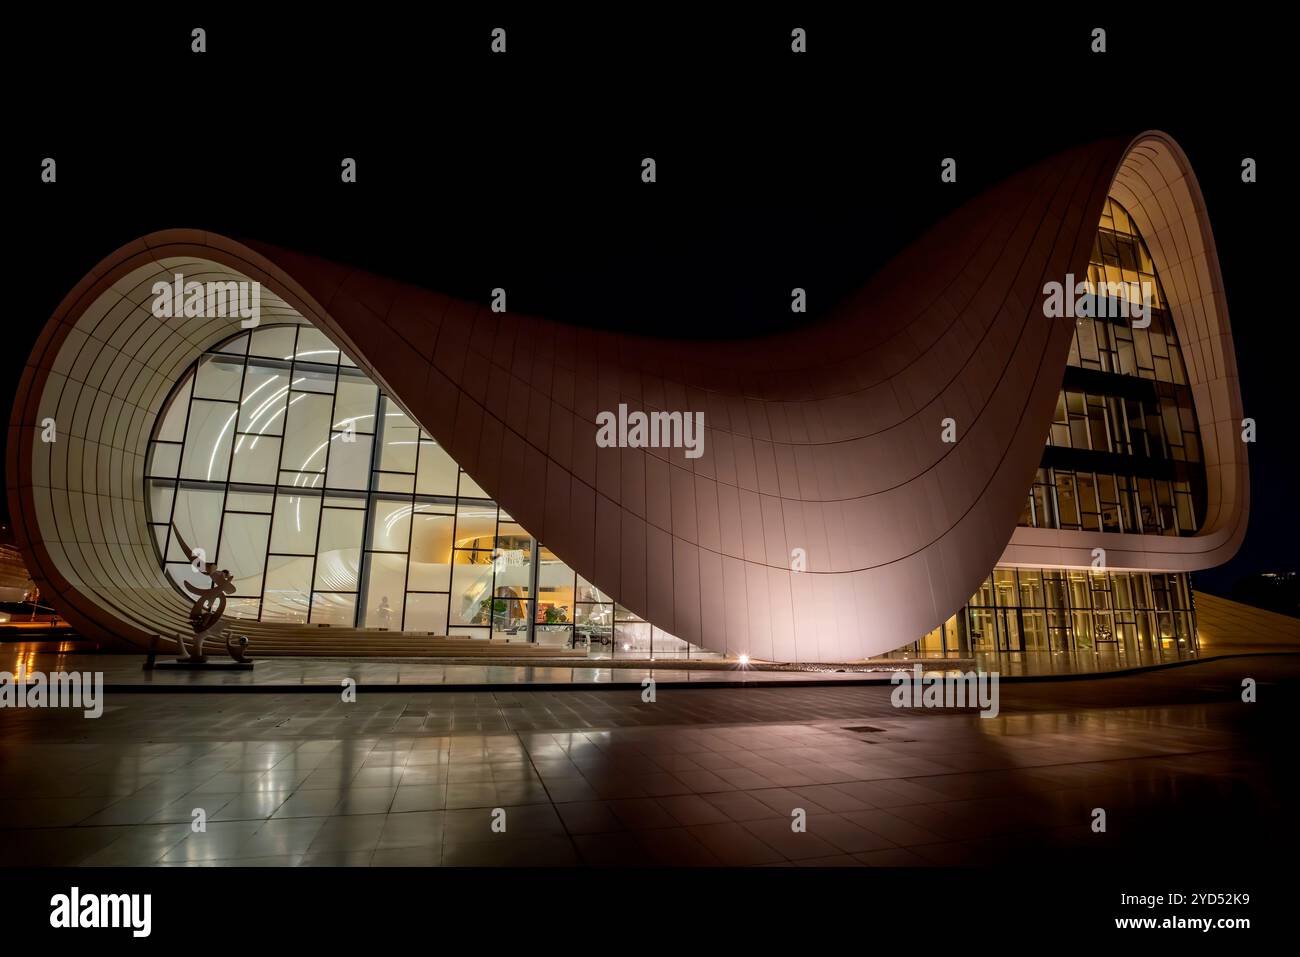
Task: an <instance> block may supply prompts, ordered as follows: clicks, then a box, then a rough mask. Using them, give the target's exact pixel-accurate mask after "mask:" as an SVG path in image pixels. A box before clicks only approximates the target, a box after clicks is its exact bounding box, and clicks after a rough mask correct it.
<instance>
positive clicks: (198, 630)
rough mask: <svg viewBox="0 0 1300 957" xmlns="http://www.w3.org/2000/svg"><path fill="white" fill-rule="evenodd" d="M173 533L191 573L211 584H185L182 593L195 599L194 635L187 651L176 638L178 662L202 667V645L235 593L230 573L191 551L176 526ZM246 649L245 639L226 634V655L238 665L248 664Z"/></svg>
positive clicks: (214, 629) (181, 641) (246, 642)
mask: <svg viewBox="0 0 1300 957" xmlns="http://www.w3.org/2000/svg"><path fill="white" fill-rule="evenodd" d="M172 532H173V533H174V534H175V536H176V541H177V543H178V544H179V545H180V547H181V551H182V552H184V553H185V556H186V557H187V558H188V559H189V560H190V564H191V566H192V567H193V568H194V570H195V571H196V572H202V573H203V574H204V575H207V576H208V580H209V581H210V582H211V585H210V586H209V587H207V588H199V587H197V586H195V585H194V584H193V583H191V582H185V590H186V591H188V592H189V593H190V594H191V595H193V596H194V605H193V606H192V607H191V608H190V628H191V629H192V630H193V632H194V641H193V643H192V644H191V645H190V647H189V648H186V647H185V640H184V639H183V638H182V637H181V636H180V635H179V634H177V636H176V643H177V644H178V645H180V649H181V654H182V655H184V658H182V659H181V660H183V661H186V662H191V663H194V664H202V663H204V662H206V661H207V660H208V659H207V656H206V655H204V654H203V643H204V642H205V641H207V639H208V638H209V637H210V636H211V635H213V634H214V633H215V632H216V631H217V626H218V625H219V624H220V622H221V617H222V616H223V615H224V614H225V613H226V596H227V595H233V594H234V593H235V583H234V581H233V579H232V578H231V575H230V572H229V571H227V570H226V569H224V568H217V566H216V565H215V564H214V563H212V562H209V561H206V560H204V559H205V558H206V556H205V555H204V554H203V552H202V551H201V550H196V549H193V548H190V546H189V544H188V543H187V542H186V541H185V538H184V536H182V535H181V532H180V529H178V528H177V527H176V526H175V524H173V525H172ZM200 565H201V566H202V567H200ZM236 645H237V646H238V647H236ZM247 647H248V638H247V636H244V635H241V636H240V637H239V638H238V639H235V638H233V637H232V636H231V635H230V632H229V631H227V632H226V652H227V654H229V655H230V657H231V658H233V659H234V660H235V661H237V662H239V663H240V664H247V663H249V660H248V658H247V657H245V655H244V649H245V648H247Z"/></svg>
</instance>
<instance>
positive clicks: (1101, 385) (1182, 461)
mask: <svg viewBox="0 0 1300 957" xmlns="http://www.w3.org/2000/svg"><path fill="white" fill-rule="evenodd" d="M1088 277H1089V279H1090V280H1091V281H1092V282H1094V283H1100V282H1111V283H1139V284H1141V283H1145V284H1147V288H1149V289H1150V290H1151V293H1152V297H1151V307H1152V308H1151V314H1150V319H1151V324H1150V326H1149V327H1147V328H1145V329H1142V328H1134V327H1133V325H1132V323H1131V322H1130V320H1128V319H1126V318H1122V317H1115V318H1080V319H1077V320H1076V322H1075V329H1074V339H1073V341H1072V343H1071V346H1070V359H1069V365H1070V366H1073V367H1076V368H1080V369H1086V370H1091V371H1092V372H1099V373H1103V374H1104V375H1103V376H1101V377H1094V378H1093V379H1092V380H1091V381H1092V382H1093V383H1094V385H1093V389H1095V391H1085V390H1083V389H1077V388H1070V387H1066V388H1062V389H1061V392H1060V395H1059V397H1058V399H1057V404H1056V413H1055V415H1054V416H1053V420H1052V426H1051V429H1050V431H1049V433H1048V437H1047V446H1048V450H1049V451H1045V453H1044V462H1043V466H1042V467H1041V468H1040V469H1038V472H1037V474H1036V476H1035V479H1034V484H1033V486H1032V488H1031V489H1030V494H1029V500H1028V502H1027V503H1026V505H1025V509H1024V511H1023V512H1022V514H1021V516H1020V524H1021V525H1028V526H1033V527H1036V528H1061V529H1075V530H1084V531H1101V532H1130V533H1133V532H1137V533H1143V534H1155V535H1194V534H1195V533H1196V531H1197V529H1198V528H1199V527H1200V524H1199V523H1200V519H1201V518H1202V517H1203V513H1204V497H1205V467H1204V463H1203V460H1202V457H1201V445H1200V437H1199V430H1198V425H1197V419H1196V410H1195V407H1194V404H1193V400H1192V392H1191V388H1190V387H1189V386H1188V384H1187V374H1186V370H1185V369H1184V367H1183V362H1182V356H1181V353H1180V351H1179V347H1178V337H1177V334H1176V332H1175V330H1174V323H1173V319H1172V317H1171V316H1170V314H1169V312H1168V310H1167V309H1166V308H1165V306H1164V303H1165V298H1164V292H1163V290H1162V289H1161V286H1160V278H1159V276H1158V275H1157V274H1156V272H1155V266H1154V264H1153V262H1152V260H1151V254H1150V253H1149V252H1148V250H1147V247H1146V243H1145V242H1144V241H1143V239H1142V237H1141V235H1140V234H1139V233H1138V230H1137V227H1136V226H1135V225H1134V223H1133V221H1132V219H1131V218H1130V217H1129V215H1128V213H1127V212H1126V211H1125V210H1124V208H1123V207H1122V206H1121V205H1120V204H1119V203H1117V202H1115V201H1114V200H1112V199H1107V201H1106V206H1105V209H1104V211H1103V213H1102V218H1101V223H1100V225H1099V227H1098V230H1097V237H1096V240H1095V242H1094V245H1093V251H1092V257H1091V262H1090V263H1089V266H1088ZM1126 288H1127V287H1126ZM1112 376H1113V377H1115V378H1111V377H1112ZM1122 376H1127V377H1135V378H1138V379H1145V380H1149V382H1150V386H1149V387H1146V388H1143V389H1141V390H1134V389H1132V388H1127V387H1121V383H1123V379H1121V378H1119V377H1122ZM1068 381H1069V375H1068V374H1067V382H1068ZM1108 381H1109V383H1110V384H1111V386H1112V389H1111V391H1110V392H1109V393H1106V392H1105V391H1104V390H1105V389H1106V384H1107V382H1108ZM1136 393H1141V395H1138V394H1136ZM1142 396H1145V397H1142ZM1051 449H1072V450H1080V451H1084V452H1096V453H1104V454H1106V455H1108V456H1124V457H1126V458H1130V459H1133V460H1134V462H1135V463H1136V462H1137V461H1139V460H1143V461H1145V463H1146V464H1147V466H1148V467H1147V468H1145V469H1140V468H1137V467H1136V465H1135V467H1133V469H1132V471H1131V472H1128V474H1125V472H1124V471H1122V470H1120V469H1117V468H1115V467H1114V466H1113V465H1112V467H1111V469H1110V470H1105V471H1104V470H1083V469H1078V468H1061V467H1059V465H1056V466H1054V465H1053V464H1052V462H1051V461H1050V460H1051V459H1052V453H1051V451H1050V450H1051ZM1110 461H1111V462H1113V461H1114V460H1113V459H1112V460H1110ZM1151 463H1163V465H1162V467H1161V468H1160V469H1159V471H1161V472H1163V473H1164V474H1162V475H1159V476H1157V475H1153V474H1151V472H1152V471H1153V470H1152V469H1151V468H1150V465H1151ZM1143 472H1145V473H1146V474H1141V473H1143ZM1134 473H1138V474H1134Z"/></svg>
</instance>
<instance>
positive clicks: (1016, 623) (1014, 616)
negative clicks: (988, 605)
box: [998, 608, 1025, 651]
mask: <svg viewBox="0 0 1300 957" xmlns="http://www.w3.org/2000/svg"><path fill="white" fill-rule="evenodd" d="M998 650H999V651H1024V650H1025V633H1024V629H1023V628H1021V627H1020V609H1019V608H999V609H998Z"/></svg>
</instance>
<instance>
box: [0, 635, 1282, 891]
mask: <svg viewBox="0 0 1300 957" xmlns="http://www.w3.org/2000/svg"><path fill="white" fill-rule="evenodd" d="M1243 676H1249V677H1254V678H1255V679H1256V680H1257V681H1258V683H1259V689H1260V696H1261V697H1260V702H1259V703H1257V704H1243V703H1242V702H1241V701H1240V687H1241V680H1242V677H1243ZM1298 689H1300V661H1298V660H1297V659H1295V658H1294V657H1286V656H1276V657H1269V658H1262V657H1261V658H1253V659H1230V660H1224V661H1219V662H1212V663H1207V664H1199V665H1194V666H1190V667H1186V668H1176V669H1170V670H1166V671H1160V672H1153V673H1149V674H1146V675H1140V676H1133V677H1116V678H1108V679H1103V680H1095V681H1080V682H1065V683H1060V682H1049V683H1034V684H1020V685H1007V686H1004V687H1003V689H1002V695H1001V697H1002V701H1001V705H1002V713H1001V715H1000V716H999V717H997V718H994V719H985V718H980V717H978V716H976V715H974V714H970V713H959V712H952V711H946V712H945V711H930V712H926V711H921V712H912V711H906V712H905V711H899V710H897V709H894V708H893V707H891V706H890V703H889V689H888V688H887V687H869V686H861V685H855V686H843V687H818V688H784V687H750V688H730V689H720V690H697V689H689V688H687V689H665V690H662V691H661V692H660V693H659V694H658V696H657V700H656V701H655V702H654V703H645V702H643V701H642V699H641V695H640V694H639V693H638V691H637V690H636V689H634V688H603V689H590V690H589V691H588V692H586V693H584V694H573V693H558V692H556V691H549V690H535V691H531V692H529V693H526V694H525V693H512V692H502V691H483V692H477V693H456V692H451V693H420V694H415V693H405V692H400V691H393V692H388V693H384V694H361V695H360V696H359V697H358V699H357V701H356V702H355V703H352V704H344V703H343V702H342V701H340V700H339V699H338V698H337V697H335V696H333V695H324V694H303V693H281V694H259V695H245V694H221V693H215V694H208V695H202V696H195V695H192V694H122V693H115V694H113V695H112V696H111V697H110V698H109V699H108V704H107V707H106V710H105V713H104V715H103V717H101V718H100V719H98V720H93V721H88V720H86V719H84V718H82V717H81V716H80V714H79V713H74V712H69V711H58V710H2V711H0V865H34V864H47V865H90V866H93V865H162V866H196V865H198V866H205V865H232V864H238V865H271V866H292V865H375V866H382V865H421V866H436V865H494V864H512V865H519V864H541V865H572V864H587V865H603V864H612V865H634V864H651V865H664V864H672V865H717V864H727V865H763V864H774V865H791V864H799V865H849V866H857V865H925V864H949V863H955V864H963V863H964V864H974V863H980V864H985V863H1012V864H1017V865H1024V864H1030V865H1033V864H1034V863H1044V862H1046V861H1048V860H1051V861H1053V862H1055V863H1058V864H1059V862H1060V860H1061V857H1062V855H1065V856H1066V859H1068V860H1075V859H1077V860H1079V861H1081V862H1082V861H1085V860H1088V859H1092V858H1095V857H1098V856H1101V857H1103V858H1104V859H1105V860H1106V861H1107V862H1109V863H1110V864H1111V865H1113V866H1119V865H1120V864H1121V863H1122V862H1123V861H1125V860H1129V859H1131V860H1134V861H1136V860H1141V859H1150V858H1151V857H1152V856H1153V855H1159V858H1160V859H1161V860H1166V861H1169V860H1178V859H1179V857H1180V855H1188V856H1194V857H1195V858H1196V859H1197V860H1198V861H1201V862H1202V863H1203V862H1204V860H1205V859H1207V858H1210V857H1213V856H1216V855H1218V854H1220V853H1222V854H1225V855H1234V854H1235V855H1238V856H1239V855H1240V853H1241V848H1242V847H1261V846H1279V847H1286V846H1294V842H1295V839H1296V836H1297V835H1296V830H1297V819H1296V816H1295V814H1294V806H1295V799H1296V798H1297V797H1298V796H1300V789H1298V788H1297V786H1296V775H1295V772H1294V770H1293V768H1294V758H1293V747H1292V741H1293V734H1294V728H1293V727H1292V724H1291V721H1290V717H1291V715H1293V713H1294V711H1293V708H1294V701H1295V695H1296V692H1297V690H1298ZM1099 807H1100V808H1103V809H1105V810H1106V812H1107V815H1108V828H1107V831H1106V832H1105V833H1102V834H1097V833H1094V832H1093V831H1092V829H1091V828H1090V826H1089V825H1090V822H1091V820H1092V814H1093V809H1095V808H1099ZM498 809H499V810H498ZM196 811H201V812H202V814H203V815H204V816H205V817H206V820H207V825H206V830H205V831H204V832H202V833H196V832H195V831H194V830H193V829H192V828H191V822H192V821H193V820H194V817H195V813H196ZM800 811H802V812H803V814H804V815H806V822H807V828H806V830H805V831H804V832H802V833H797V832H795V831H793V830H792V828H791V822H792V820H793V819H794V818H793V815H795V814H797V813H798V812H800ZM500 820H504V821H505V825H506V829H505V832H504V833H499V832H498V830H494V828H493V822H494V821H500ZM1022 873H1029V874H1031V873H1032V872H1022ZM1026 879H1032V877H1028V878H1026Z"/></svg>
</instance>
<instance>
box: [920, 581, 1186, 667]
mask: <svg viewBox="0 0 1300 957" xmlns="http://www.w3.org/2000/svg"><path fill="white" fill-rule="evenodd" d="M959 617H960V619H961V620H959ZM962 627H964V628H965V630H966V636H967V647H968V648H969V650H970V651H972V652H980V651H984V652H994V651H1002V652H1014V651H1038V652H1100V651H1103V650H1106V649H1108V648H1109V649H1112V650H1114V651H1115V653H1116V654H1118V655H1122V656H1124V657H1130V658H1137V659H1140V660H1151V661H1162V660H1169V659H1176V658H1179V657H1182V656H1183V655H1184V654H1185V653H1187V652H1188V651H1190V650H1193V649H1195V647H1196V622H1195V617H1194V614H1193V609H1192V597H1191V586H1190V583H1189V580H1188V577H1187V576H1186V575H1168V574H1152V573H1142V572H1101V571H1085V570H1077V569H1042V568H1019V569H1016V568H997V569H994V571H993V574H991V575H990V576H989V577H988V578H986V579H985V580H984V582H983V583H982V584H981V585H980V588H979V590H978V591H977V592H976V593H975V594H974V595H973V596H971V599H970V601H969V602H968V603H967V604H966V605H965V606H964V607H963V608H962V609H961V611H959V612H958V613H957V615H955V616H953V618H951V619H949V620H948V622H946V623H945V624H944V625H943V626H941V627H939V628H936V629H935V630H934V631H932V632H930V633H929V634H928V635H926V636H925V637H924V638H922V639H921V640H920V641H918V642H916V643H915V644H913V645H911V646H909V647H908V648H907V649H903V650H904V652H910V653H915V654H955V653H958V652H959V651H960V650H961V645H962V642H961V635H960V632H961V629H962Z"/></svg>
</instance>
